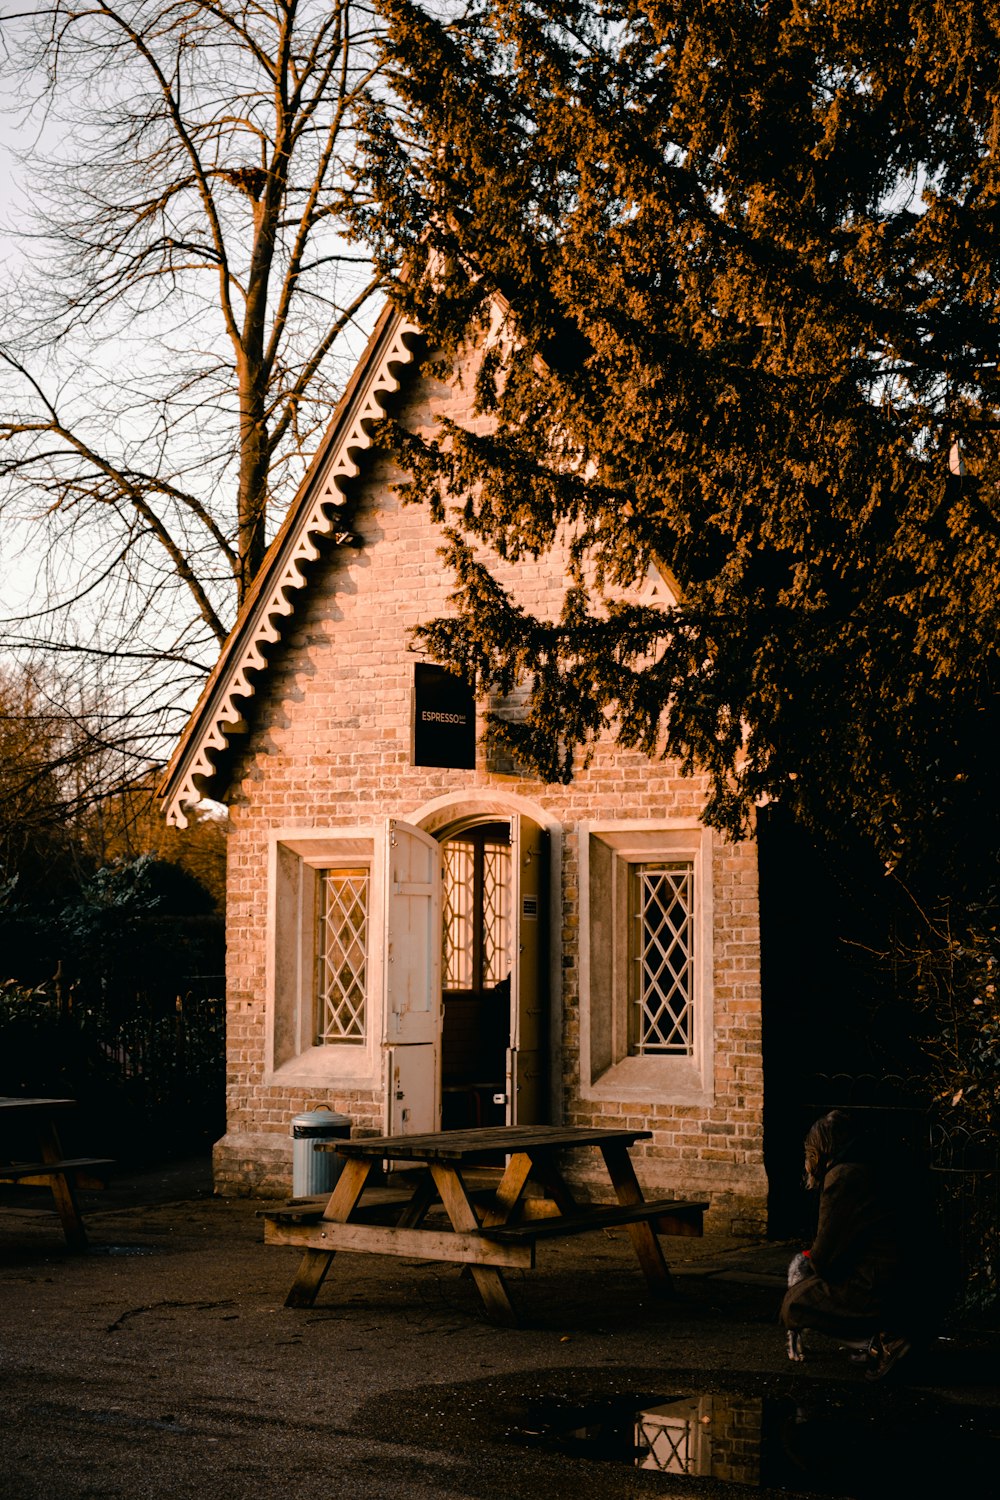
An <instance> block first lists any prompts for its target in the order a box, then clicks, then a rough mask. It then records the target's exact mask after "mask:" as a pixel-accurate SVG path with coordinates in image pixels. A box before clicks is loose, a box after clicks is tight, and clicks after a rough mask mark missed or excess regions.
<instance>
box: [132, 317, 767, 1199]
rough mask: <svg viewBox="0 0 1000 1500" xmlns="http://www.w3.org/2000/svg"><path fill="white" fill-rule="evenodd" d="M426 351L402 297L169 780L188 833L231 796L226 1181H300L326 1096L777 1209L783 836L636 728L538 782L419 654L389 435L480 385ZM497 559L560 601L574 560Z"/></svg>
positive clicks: (442, 591)
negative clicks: (762, 828)
mask: <svg viewBox="0 0 1000 1500" xmlns="http://www.w3.org/2000/svg"><path fill="white" fill-rule="evenodd" d="M418 351H419V338H418V335H417V330H415V329H414V328H412V327H411V326H410V325H408V324H407V323H406V322H405V321H404V320H403V319H402V318H401V316H400V315H399V314H398V313H396V312H395V311H393V310H392V309H391V308H387V309H386V310H385V312H384V313H383V315H382V317H381V319H380V321H379V323H378V326H377V327H376V329H375V332H374V334H373V335H372V338H371V340H370V342H369V345H368V348H367V350H366V352H365V354H364V355H363V357H362V359H361V361H360V363H359V365H358V368H357V370H356V371H355V374H354V376H353V378H352V380H351V383H350V385H349V387H348V389H347V391H346V393H345V395H344V398H343V400H342V401H341V403H340V405H339V407H338V409H337V411H336V413H335V414H334V418H333V421H332V424H331V426H330V429H329V431H328V433H327V435H326V437H325V439H324V442H323V444H322V446H321V448H320V450H319V452H318V453H317V455H316V457H315V459H314V461H313V464H312V465H311V468H310V471H309V473H308V475H307V476H306V479H305V480H304V482H303V484H302V486H301V488H300V491H299V494H298V496H297V497H296V499H295V501H294V502H293V504H292V506H291V507H290V510H289V513H288V516H287V517H286V519H285V521H284V524H283V526H282V528H281V530H280V532H279V534H278V536H277V537H276V539H275V541H274V543H273V545H272V546H271V548H270V550H269V552H268V555H267V558H266V560H265V563H264V565H263V567H262V569H261V572H260V575H259V577H258V578H257V580H256V582H255V585H254V588H253V591H252V593H251V595H250V597H249V598H248V600H247V601H246V603H245V605H244V607H243V609H242V610H241V613H240V616H239V619H238V620H237V622H236V625H235V626H234V628H233V631H232V633H231V635H230V637H229V640H228V642H227V644H226V646H225V648H224V650H223V652H222V655H221V658H220V660H219V662H218V664H217V666H216V668H215V670H214V672H213V673H212V676H211V678H210V679H209V681H208V683H207V685H206V688H205V691H204V693H203V694H202V697H201V699H200V701H199V703H198V706H197V708H196V709H195V712H194V714H193V715H192V718H191V721H190V723H189V725H188V727H187V729H186V731H185V734H184V736H183V739H182V740H181V742H180V744H179V746H178V748H177V750H176V752H175V754H174V757H173V759H172V761H171V764H170V767H169V768H168V771H167V774H166V777H165V779H164V783H163V786H162V788H161V791H162V795H163V798H164V805H165V808H166V812H167V816H168V818H169V819H170V820H171V821H172V822H174V823H176V824H179V825H181V826H183V824H184V823H185V821H186V819H187V817H188V816H189V813H190V809H191V807H192V805H194V804H195V803H197V802H198V800H199V799H200V798H202V797H205V796H208V797H212V798H216V799H219V800H225V801H226V802H228V804H229V809H230V823H231V834H230V838H229V860H228V900H227V907H228V916H227V924H228V926H227V941H228V955H229V956H228V980H227V1018H228V1019H227V1027H228V1104H227V1132H226V1135H225V1137H224V1138H223V1139H222V1140H221V1141H219V1142H218V1144H217V1146H216V1148H215V1172H216V1183H217V1187H218V1189H219V1191H221V1192H225V1193H240V1192H248V1191H251V1190H253V1191H256V1192H265V1193H267V1192H274V1193H284V1192H287V1190H288V1186H289V1182H290V1176H291V1140H290V1136H289V1121H290V1118H291V1116H292V1115H294V1114H295V1113H297V1112H299V1111H300V1110H303V1109H312V1108H315V1107H316V1106H318V1105H321V1104H328V1105H330V1106H332V1107H333V1108H334V1109H336V1110H339V1111H342V1112H343V1113H345V1114H347V1115H348V1116H350V1118H351V1121H352V1124H353V1128H354V1130H355V1131H368V1132H376V1133H381V1132H383V1131H390V1132H393V1133H396V1132H410V1131H420V1130H428V1129H434V1128H438V1127H439V1126H440V1127H442V1128H449V1127H452V1126H455V1127H461V1126H463V1125H469V1124H480V1123H481V1124H491V1123H503V1122H504V1121H505V1120H507V1121H511V1122H515V1123H517V1122H520V1123H529V1122H532V1121H551V1122H564V1123H568V1124H588V1123H591V1122H594V1123H597V1122H599V1123H601V1124H602V1125H606V1126H612V1125H622V1126H629V1127H632V1126H641V1127H643V1128H649V1129H651V1130H652V1131H653V1136H652V1139H651V1140H650V1141H648V1142H646V1143H645V1145H644V1146H642V1145H640V1146H637V1148H636V1152H635V1155H636V1158H637V1164H638V1169H639V1173H640V1176H641V1178H642V1179H643V1182H644V1185H645V1186H646V1188H647V1189H648V1190H650V1191H652V1192H659V1191H661V1190H662V1191H663V1192H667V1193H672V1194H679V1195H682V1196H683V1195H689V1194H694V1193H697V1194H705V1195H707V1196H709V1197H710V1198H711V1201H712V1205H713V1208H712V1214H713V1215H714V1221H715V1223H716V1225H717V1226H718V1227H724V1226H725V1227H728V1225H729V1224H730V1222H731V1221H732V1220H734V1219H753V1220H755V1221H757V1222H759V1221H760V1219H761V1217H762V1215H763V1212H764V1202H765V1197H766V1181H765V1175H764V1166H763V1142H762V1103H763V1072H762V1058H761V1015H760V961H759V921H758V903H757V870H756V855H755V849H754V846H753V845H752V844H743V845H739V846H732V845H729V844H727V843H726V842H724V841H723V840H722V839H721V838H720V837H719V836H718V835H717V834H715V833H714V832H712V831H711V830H709V829H706V828H705V827H703V826H702V824H701V822H700V820H699V814H700V811H701V808H702V805H703V798H704V792H705V788H704V784H703V783H702V782H701V781H700V780H699V779H698V778H691V777H683V776H681V775H680V773H679V771H678V769H677V767H676V766H675V765H673V764H672V763H671V762H669V761H663V760H649V759H647V758H645V757H644V756H642V755H640V754H638V753H635V752H629V751H625V750H622V749H621V748H618V747H616V746H614V745H613V744H611V743H610V742H609V743H608V744H607V745H605V746H600V747H598V749H597V752H596V753H595V755H594V757H593V759H592V761H591V763H590V764H589V766H588V767H587V768H586V769H584V770H581V771H580V772H579V774H578V775H577V776H576V778H575V780H574V781H573V782H572V784H571V785H569V786H547V785H545V784H544V783H543V782H541V781H539V780H537V779H533V778H532V777H531V776H528V775H525V774H520V773H519V772H518V769H517V767H516V766H514V765H512V764H509V763H508V764H504V763H503V762H501V761H499V760H496V759H494V758H492V757H491V755H490V754H489V753H488V751H487V749H486V747H485V746H484V743H483V740H482V737H481V736H480V737H477V736H476V735H475V731H474V729H473V721H472V720H471V719H470V713H474V708H472V706H471V705H469V704H467V703H465V702H464V701H463V699H462V695H461V693H459V696H458V698H456V699H454V700H452V699H451V698H449V697H448V696H447V693H448V691H449V682H448V681H447V680H444V681H442V680H441V674H440V673H439V672H438V671H437V669H435V668H434V667H433V666H431V665H429V664H427V663H424V662H422V661H421V658H420V657H419V656H418V655H416V654H415V653H414V650H413V643H412V639H411V634H410V632H411V629H412V627H413V626H415V625H417V624H419V623H421V622H423V621H425V620H427V619H429V618H432V617H433V616H435V615H440V614H442V613H446V612H447V610H448V603H447V598H448V593H449V589H450V581H449V578H448V577H447V576H445V575H444V574H443V573H442V568H441V562H440V558H439V557H438V551H437V549H438V547H439V546H440V541H441V539H440V535H439V533H438V531H437V528H436V526H435V524H434V523H433V521H432V520H431V518H430V517H429V516H428V514H427V512H426V510H425V509H424V508H422V507H419V506H412V505H404V504H403V503H402V502H401V501H400V499H399V497H398V496H397V495H396V494H395V492H394V484H395V483H396V482H397V481H398V480H399V478H400V477H402V476H401V475H400V474H399V471H398V470H397V469H396V468H395V466H394V463H393V460H392V457H391V455H389V454H387V453H385V452H381V451H379V449H378V446H377V443H376V441H375V439H374V435H373V424H374V422H375V421H376V420H377V418H378V417H379V416H380V415H381V414H382V412H383V410H384V409H385V407H386V405H387V404H388V403H390V402H391V403H392V407H393V411H394V412H395V414H396V415H397V416H398V417H399V418H400V420H402V421H403V422H405V423H406V424H407V425H410V426H412V427H414V428H417V429H420V428H426V427H430V426H432V425H433V423H434V421H435V419H436V418H437V417H438V416H440V415H443V414H447V415H448V416H450V417H451V418H453V419H454V420H457V421H469V420H470V417H469V406H470V397H469V386H470V384H471V382H470V381H469V379H468V378H465V379H463V378H462V375H463V373H464V375H465V376H466V377H467V376H468V370H466V371H464V372H457V373H456V374H455V375H454V376H453V378H452V379H451V380H442V379H440V378H438V377H437V376H435V375H434V374H433V373H432V372H430V371H428V369H427V368H426V367H425V366H424V365H422V363H421V360H420V358H419V353H418ZM475 357H476V351H475V350H473V351H471V352H470V356H469V359H470V363H471V361H473V360H474V359H475ZM497 568H498V570H499V571H500V573H501V574H502V576H503V577H504V579H505V581H507V582H512V583H513V584H514V585H515V586H516V589H517V591H518V596H519V597H520V598H521V599H522V600H523V602H524V603H525V604H526V605H528V606H529V607H531V608H532V609H535V610H545V608H546V605H547V603H548V601H551V608H552V609H553V610H554V609H556V608H558V605H559V603H560V602H561V589H560V585H561V576H560V569H559V563H558V559H553V558H548V559H543V560H541V561H539V562H533V561H532V562H523V563H518V564H516V565H511V564H507V565H501V564H499V563H498V564H497ZM636 590H637V592H639V593H640V594H641V595H642V597H644V598H647V599H654V600H655V599H656V598H662V599H669V598H670V597H671V596H670V587H669V581H668V580H665V579H663V578H661V577H659V576H658V575H656V574H653V573H651V574H650V575H649V576H648V577H646V578H644V579H641V580H637V583H636ZM442 692H444V693H445V694H446V696H445V697H441V696H439V695H440V694H441V693H442ZM435 695H438V696H435ZM481 707H482V705H480V708H481ZM421 736H423V741H427V742H422V739H421ZM428 737H429V741H428ZM470 748H471V751H472V754H471V756H470V755H468V753H467V752H468V751H469V749H470ZM442 762H443V763H442ZM712 1222H713V1220H712V1218H710V1219H709V1223H710V1224H711V1223H712Z"/></svg>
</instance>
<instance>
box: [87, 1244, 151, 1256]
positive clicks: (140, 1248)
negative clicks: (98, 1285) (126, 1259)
mask: <svg viewBox="0 0 1000 1500" xmlns="http://www.w3.org/2000/svg"><path fill="white" fill-rule="evenodd" d="M90 1254H91V1255H162V1254H163V1251H162V1250H161V1249H160V1247H159V1246H158V1245H91V1246H90Z"/></svg>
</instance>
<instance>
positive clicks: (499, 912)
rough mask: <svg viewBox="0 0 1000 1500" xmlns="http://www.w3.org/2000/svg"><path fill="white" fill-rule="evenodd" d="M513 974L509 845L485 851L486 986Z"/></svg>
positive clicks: (484, 982)
mask: <svg viewBox="0 0 1000 1500" xmlns="http://www.w3.org/2000/svg"><path fill="white" fill-rule="evenodd" d="M509 972H510V845H509V844H487V845H486V846H485V848H484V849H483V987H484V988H485V989H491V988H493V986H494V985H498V984H500V982H501V981H502V980H504V979H506V978H507V975H508V974H509Z"/></svg>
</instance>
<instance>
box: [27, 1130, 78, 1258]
mask: <svg viewBox="0 0 1000 1500" xmlns="http://www.w3.org/2000/svg"><path fill="white" fill-rule="evenodd" d="M38 1147H39V1151H40V1153H41V1158H42V1161H45V1162H50V1161H51V1162H57V1161H61V1159H62V1148H61V1146H60V1144H59V1134H58V1131H57V1130H56V1127H55V1126H54V1125H53V1124H52V1122H51V1121H48V1122H46V1123H45V1124H44V1125H42V1126H41V1127H40V1129H39V1132H38ZM49 1187H50V1188H51V1190H52V1201H53V1203H54V1204H55V1209H56V1213H57V1214H58V1215H59V1218H60V1219H61V1220H62V1227H63V1233H64V1234H65V1236H66V1243H67V1245H69V1247H70V1249H71V1250H79V1251H84V1250H86V1249H87V1248H88V1241H87V1231H86V1230H85V1229H84V1227H83V1219H82V1218H81V1217H80V1205H79V1203H78V1202H77V1200H76V1193H75V1191H74V1189H73V1184H72V1182H71V1181H70V1179H69V1177H68V1176H67V1175H66V1173H65V1172H53V1174H52V1176H51V1177H50V1178H49Z"/></svg>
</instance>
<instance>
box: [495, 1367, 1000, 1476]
mask: <svg viewBox="0 0 1000 1500" xmlns="http://www.w3.org/2000/svg"><path fill="white" fill-rule="evenodd" d="M974 1421H975V1418H974V1417H971V1418H970V1417H969V1416H968V1414H967V1415H966V1418H965V1420H964V1422H963V1420H962V1419H961V1418H960V1417H958V1416H956V1414H955V1413H954V1411H947V1412H946V1411H944V1410H941V1411H939V1412H938V1413H937V1414H936V1415H933V1416H930V1415H928V1412H927V1411H926V1410H921V1411H911V1412H909V1413H905V1414H904V1413H898V1414H896V1415H895V1416H889V1415H887V1413H886V1412H885V1411H884V1409H881V1408H880V1409H879V1410H878V1411H873V1410H870V1409H868V1408H862V1409H861V1410H853V1411H852V1410H848V1409H846V1408H845V1407H844V1406H843V1405H842V1404H841V1403H840V1402H838V1401H836V1400H832V1399H831V1400H829V1401H827V1402H825V1403H824V1402H823V1400H822V1398H821V1397H820V1398H818V1399H816V1400H815V1401H813V1402H811V1404H810V1405H808V1406H804V1405H800V1404H798V1403H797V1402H796V1401H794V1400H792V1399H791V1398H790V1397H772V1396H761V1397H748V1396H742V1395H736V1394H729V1393H725V1392H712V1393H707V1392H698V1393H688V1394H682V1393H680V1392H678V1393H677V1394H675V1395H672V1396H666V1395H664V1396H661V1397H660V1398H657V1397H652V1396H638V1395H636V1396H633V1397H631V1398H628V1397H617V1398H599V1399H595V1400H592V1401H587V1402H584V1403H579V1404H576V1403H570V1402H557V1401H551V1400H550V1401H542V1402H536V1403H534V1404H533V1406H532V1409H531V1412H530V1414H529V1417H528V1420H527V1421H526V1423H525V1424H524V1425H523V1426H521V1427H519V1428H518V1429H516V1430H515V1431H514V1432H512V1433H511V1436H514V1437H517V1438H519V1439H521V1440H522V1441H527V1442H530V1443H532V1445H534V1446H541V1447H543V1448H548V1449H550V1450H552V1449H554V1450H556V1451H558V1452H562V1453H565V1454H567V1455H572V1456H574V1457H590V1458H600V1459H617V1460H618V1461H624V1462H626V1463H629V1464H633V1465H635V1466H636V1467H637V1468H641V1469H648V1470H654V1471H656V1472H658V1473H661V1474H669V1475H684V1476H686V1477H687V1478H689V1479H711V1480H714V1481H716V1482H722V1483H730V1484H741V1485H747V1486H750V1487H758V1488H761V1489H768V1490H792V1491H794V1492H796V1493H797V1494H813V1495H837V1496H850V1497H854V1500H869V1497H874V1496H876V1495H877V1496H879V1497H880V1500H884V1496H885V1495H886V1494H887V1493H889V1494H905V1495H906V1496H907V1497H908V1500H915V1497H918V1496H919V1497H924V1496H931V1495H933V1496H935V1500H939V1497H940V1496H941V1495H942V1494H944V1493H946V1492H947V1488H948V1487H950V1486H953V1485H954V1481H955V1478H956V1475H960V1474H963V1473H964V1474H972V1473H976V1472H980V1473H983V1472H989V1473H993V1474H996V1473H997V1472H998V1465H1000V1442H998V1441H997V1434H996V1432H995V1430H990V1431H982V1432H980V1431H973V1430H970V1428H971V1426H972V1425H973V1423H974ZM989 1425H990V1428H991V1429H992V1428H993V1423H992V1421H991V1422H990V1424H989ZM987 1465H988V1466H989V1467H988V1468H987V1467H986V1466H987Z"/></svg>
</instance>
